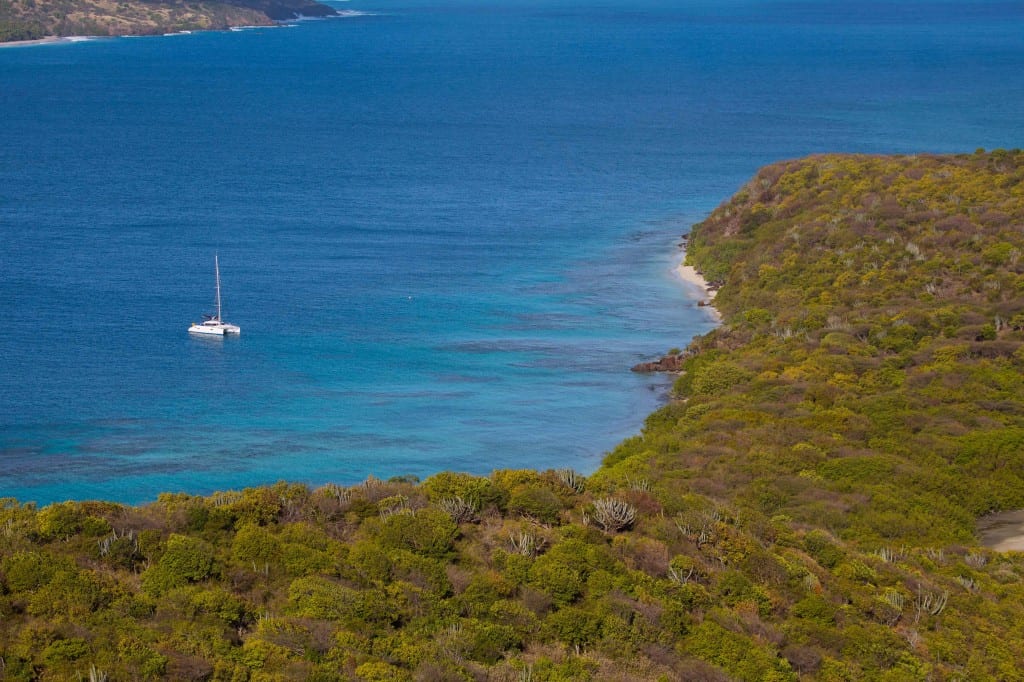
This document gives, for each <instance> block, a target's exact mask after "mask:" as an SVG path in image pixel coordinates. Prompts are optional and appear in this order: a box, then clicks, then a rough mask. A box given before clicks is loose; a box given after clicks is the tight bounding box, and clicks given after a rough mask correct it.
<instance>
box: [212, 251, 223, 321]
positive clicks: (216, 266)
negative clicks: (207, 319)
mask: <svg viewBox="0 0 1024 682" xmlns="http://www.w3.org/2000/svg"><path fill="white" fill-rule="evenodd" d="M213 271H214V272H215V273H217V321H220V320H221V319H223V318H221V316H220V263H219V262H217V254H213Z"/></svg>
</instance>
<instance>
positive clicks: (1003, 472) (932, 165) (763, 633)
mask: <svg viewBox="0 0 1024 682" xmlns="http://www.w3.org/2000/svg"><path fill="white" fill-rule="evenodd" d="M1022 252H1024V153H1021V152H992V153H982V152H979V153H976V154H973V155H964V156H957V157H927V156H921V157H907V158H895V157H857V156H822V157H813V158H810V159H806V160H802V161H795V162H789V163H783V164H778V165H775V166H771V167H768V168H766V169H764V170H763V171H761V172H760V173H759V174H758V175H757V177H755V178H754V180H752V181H751V183H749V185H748V186H747V187H746V188H744V189H743V191H741V192H740V193H739V194H738V195H737V196H735V197H734V198H733V199H732V200H730V201H729V202H727V203H726V204H724V205H722V206H721V207H719V208H718V209H717V210H716V211H715V212H714V213H713V214H712V215H711V216H710V217H709V218H708V220H706V221H705V222H704V223H702V224H700V225H698V226H697V227H695V228H694V232H693V234H692V238H691V240H690V255H689V257H690V259H691V261H692V263H693V264H694V265H696V266H697V267H699V268H701V269H702V270H703V271H704V272H705V273H706V274H707V275H708V276H709V278H712V279H716V280H721V281H722V282H724V285H723V286H722V288H721V290H720V291H719V293H718V296H717V298H716V304H717V305H718V306H719V308H720V310H721V312H722V313H723V317H724V323H723V325H722V326H721V327H720V328H719V329H716V330H715V331H713V332H711V333H710V334H708V335H706V336H704V337H702V338H699V339H696V340H695V341H694V343H693V344H692V345H691V348H690V350H691V351H692V353H691V354H690V357H688V359H687V360H686V363H685V374H683V375H682V376H681V377H680V379H679V380H678V382H677V385H676V392H677V396H676V399H675V400H673V401H672V402H671V403H670V404H668V405H666V406H665V407H664V408H663V409H661V410H659V411H657V412H655V413H654V414H653V415H651V416H650V417H649V418H648V420H647V422H646V425H645V428H644V430H643V432H642V433H641V434H640V435H638V436H636V437H634V438H631V439H629V440H627V441H625V442H624V443H622V444H621V445H620V446H619V447H618V448H617V449H616V450H615V451H614V452H612V453H611V454H610V455H609V456H608V457H607V459H606V461H605V464H604V465H603V466H602V467H601V468H600V469H599V470H598V471H597V472H595V473H594V474H593V475H591V476H589V477H586V478H585V477H583V476H581V475H580V474H578V473H575V472H569V471H548V472H533V471H525V470H522V471H520V470H503V471H496V472H494V473H492V474H491V475H490V476H487V477H474V476H469V475H465V474H458V473H440V474H437V475H435V476H433V477H431V478H429V479H427V480H425V481H423V482H422V483H419V482H416V481H412V480H403V479H397V480H392V481H387V482H381V481H376V480H370V481H367V482H365V483H363V484H360V485H356V486H350V487H340V486H335V485H328V486H324V487H322V488H319V489H316V490H310V489H309V488H307V487H306V486H303V485H294V484H287V483H281V484H278V485H275V486H271V487H266V488H255V489H247V490H244V491H242V492H225V493H218V494H215V495H213V496H210V497H193V496H189V495H181V494H178V495H172V494H168V495H163V496H161V497H160V498H159V499H158V500H157V501H156V502H155V503H152V504H149V505H145V506H141V507H136V508H132V507H125V506H121V505H116V504H110V503H102V502H68V503H64V504H55V505H50V506H48V507H45V508H42V509H37V508H35V507H34V506H33V505H30V504H29V505H26V504H21V503H19V502H17V501H15V500H7V501H5V502H4V503H3V504H2V507H0V586H2V590H0V591H2V594H0V648H2V651H3V653H2V657H0V671H2V673H3V675H4V676H5V678H10V679H86V678H90V677H91V678H92V679H104V678H105V679H111V680H122V679H124V680H128V679H158V678H169V679H211V680H254V681H255V680H290V679H313V680H463V679H465V680H509V681H518V680H587V679H593V680H627V679H629V680H659V679H663V680H727V679H739V680H797V679H807V680H860V679H877V680H968V679H969V680H1015V679H1018V680H1019V679H1024V674H1022V673H1021V672H1020V656H1021V650H1022V646H1024V581H1022V577H1024V555H1021V554H1015V553H1010V554H1000V553H995V552H992V551H989V550H986V549H984V548H983V547H981V546H980V545H979V543H978V539H977V537H976V533H975V522H976V519H977V518H978V517H979V516H981V515H983V514H985V513H987V512H990V511H994V510H1000V509H1010V508H1017V507H1024V466H1022V465H1024V371H1022V370H1024V351H1022V346H1024V262H1022V261H1021V253H1022Z"/></svg>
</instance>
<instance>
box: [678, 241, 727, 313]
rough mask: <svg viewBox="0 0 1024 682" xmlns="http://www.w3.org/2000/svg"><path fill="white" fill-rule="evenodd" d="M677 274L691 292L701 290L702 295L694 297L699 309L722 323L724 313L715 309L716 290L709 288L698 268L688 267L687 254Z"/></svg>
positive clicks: (684, 255) (680, 262)
mask: <svg viewBox="0 0 1024 682" xmlns="http://www.w3.org/2000/svg"><path fill="white" fill-rule="evenodd" d="M675 273H676V276H677V277H679V279H681V280H682V281H683V284H686V285H687V288H689V289H690V290H691V291H692V290H694V289H697V290H699V292H700V295H696V296H694V297H693V298H696V299H697V307H698V308H701V309H702V310H705V311H707V313H708V315H710V316H711V317H712V318H713V319H714V320H715V321H716V322H721V321H722V313H720V312H719V311H718V308H716V307H715V293H716V292H715V290H714V289H710V288H708V281H707V280H706V279H704V275H702V274H700V273H699V272H698V271H697V268H695V267H693V266H692V265H686V254H685V253H684V254H683V260H681V261H679V265H677V266H676V269H675ZM694 293H697V292H694Z"/></svg>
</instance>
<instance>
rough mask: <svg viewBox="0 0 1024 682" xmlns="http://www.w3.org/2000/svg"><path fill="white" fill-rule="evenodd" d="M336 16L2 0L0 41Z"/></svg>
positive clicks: (266, 5) (229, 0)
mask: <svg viewBox="0 0 1024 682" xmlns="http://www.w3.org/2000/svg"><path fill="white" fill-rule="evenodd" d="M336 14H337V12H336V11H335V10H334V9H333V8H331V7H328V6H327V5H324V4H322V3H319V2H316V1H315V0H224V1H222V2H218V1H215V0H196V1H195V2H183V1H174V0H171V1H162V0H152V1H150V0H0V42H13V41H23V40H40V39H43V38H48V37H66V36H82V35H88V36H124V35H160V34H164V33H175V32H179V31H208V30H224V29H228V28H231V27H232V26H270V25H273V24H274V23H276V22H279V21H287V20H290V19H295V18H297V17H329V16H334V15H336Z"/></svg>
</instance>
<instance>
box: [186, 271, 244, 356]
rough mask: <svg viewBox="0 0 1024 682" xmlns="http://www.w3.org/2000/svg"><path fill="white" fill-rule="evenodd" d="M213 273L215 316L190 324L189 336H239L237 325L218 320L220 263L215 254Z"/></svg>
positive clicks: (239, 331) (239, 330)
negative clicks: (215, 282) (214, 279)
mask: <svg viewBox="0 0 1024 682" xmlns="http://www.w3.org/2000/svg"><path fill="white" fill-rule="evenodd" d="M213 272H214V274H215V275H216V281H217V314H216V315H213V316H210V317H208V318H207V319H206V321H205V322H202V323H200V324H195V323H192V326H191V327H189V328H188V333H189V334H202V335H203V336H224V335H225V334H241V333H242V329H241V327H239V326H238V325H235V324H231V323H229V322H224V321H222V320H221V319H220V311H221V309H220V262H219V260H218V258H217V254H214V255H213Z"/></svg>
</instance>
